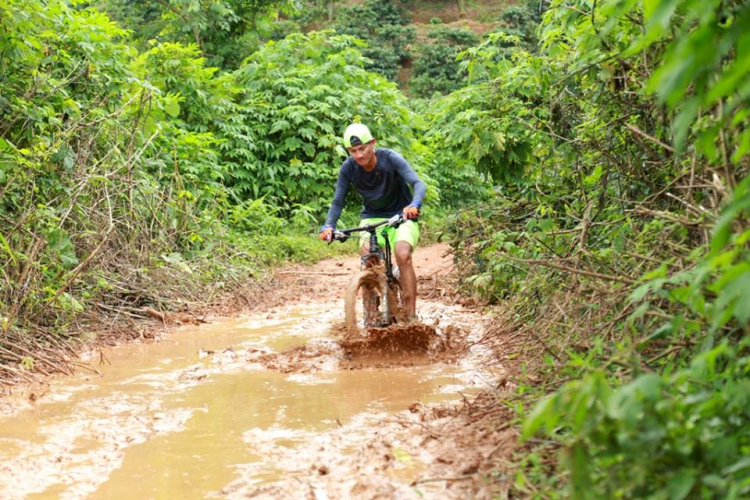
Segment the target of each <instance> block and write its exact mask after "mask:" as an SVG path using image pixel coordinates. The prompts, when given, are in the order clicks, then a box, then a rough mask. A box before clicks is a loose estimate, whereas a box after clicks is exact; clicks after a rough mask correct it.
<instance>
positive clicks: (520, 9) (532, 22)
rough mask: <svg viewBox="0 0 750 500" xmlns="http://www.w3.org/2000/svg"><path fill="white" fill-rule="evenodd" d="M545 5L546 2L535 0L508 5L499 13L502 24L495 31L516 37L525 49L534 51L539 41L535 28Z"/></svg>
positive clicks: (536, 28) (537, 27) (537, 26)
mask: <svg viewBox="0 0 750 500" xmlns="http://www.w3.org/2000/svg"><path fill="white" fill-rule="evenodd" d="M546 7H547V4H546V3H544V2H537V1H536V0H526V1H524V2H520V3H519V4H518V5H510V6H508V7H506V8H505V10H503V12H502V14H500V21H501V22H502V25H501V26H500V27H499V28H497V31H501V32H503V33H505V34H507V35H511V36H514V37H516V38H518V40H520V42H521V46H522V47H523V48H524V49H525V50H527V51H529V52H534V51H535V50H536V48H537V45H538V43H539V40H538V39H537V30H538V29H539V23H540V22H541V20H542V14H543V12H544V10H546Z"/></svg>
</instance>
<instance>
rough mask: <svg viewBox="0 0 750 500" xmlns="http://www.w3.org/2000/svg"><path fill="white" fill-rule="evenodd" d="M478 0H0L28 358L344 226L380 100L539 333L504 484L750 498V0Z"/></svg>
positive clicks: (19, 330)
mask: <svg viewBox="0 0 750 500" xmlns="http://www.w3.org/2000/svg"><path fill="white" fill-rule="evenodd" d="M464 3H465V5H464V9H465V10H466V13H469V12H474V14H476V15H477V16H479V17H481V19H480V18H479V17H477V18H474V19H473V21H474V23H475V24H474V27H475V28H476V26H477V24H476V23H480V24H481V28H482V29H467V28H471V27H472V23H471V22H469V23H467V24H465V25H463V26H462V25H461V24H460V23H459V22H458V21H457V22H456V23H453V22H452V21H454V20H453V19H438V18H437V16H435V17H434V18H433V17H430V18H429V19H424V12H425V9H422V10H420V9H419V6H420V5H425V3H424V2H409V1H403V2H390V1H388V2H375V1H370V0H368V1H366V2H363V3H356V4H352V5H349V4H348V3H347V4H344V3H339V2H335V1H331V0H327V1H325V2H313V1H309V2H304V3H298V2H292V1H286V0H280V1H255V0H252V1H251V0H213V1H211V2H199V1H198V0H167V1H165V2H159V3H151V2H147V3H138V2H135V3H134V2H129V1H126V0H98V1H90V2H86V1H83V0H70V1H66V0H23V1H22V0H0V68H1V71H0V117H1V120H0V193H1V196H2V198H1V201H2V203H1V204H0V261H2V269H3V271H2V274H1V275H0V294H1V295H2V297H3V301H2V304H0V326H1V327H2V330H1V333H0V379H1V380H2V381H3V383H6V382H7V383H10V382H11V381H12V380H19V379H24V378H25V379H29V378H31V377H32V376H34V374H36V373H42V374H43V373H48V372H53V371H58V370H65V369H67V367H68V365H67V364H66V362H65V360H66V359H69V358H68V357H67V355H68V353H70V352H71V349H72V347H71V346H75V345H78V344H79V341H80V340H81V339H80V338H79V337H81V336H84V335H83V334H82V333H81V332H84V331H89V330H88V329H89V328H91V326H92V325H99V327H100V328H101V326H102V325H103V324H108V325H114V324H118V322H123V321H125V320H124V319H123V318H126V317H127V318H131V317H133V316H144V315H146V314H148V313H147V312H145V311H148V310H149V309H155V310H160V311H181V310H185V309H190V308H194V307H202V306H205V305H207V304H208V303H210V302H211V301H212V300H214V299H213V298H215V297H223V296H226V294H228V293H229V292H231V291H232V290H237V289H238V287H240V286H242V285H243V283H246V282H247V280H248V279H249V278H250V277H252V276H254V275H257V274H258V273H259V272H262V270H263V269H264V268H266V267H267V266H269V265H272V264H274V263H277V262H280V261H283V260H286V259H314V258H317V257H320V256H322V255H323V254H324V253H325V252H327V251H330V250H328V249H325V248H323V245H320V244H319V243H318V242H316V241H315V239H314V236H313V235H314V233H315V231H316V228H317V227H318V226H319V224H320V223H321V221H322V219H323V216H324V213H325V210H326V208H327V203H328V201H329V199H330V196H331V194H332V191H333V187H334V186H333V185H334V179H335V176H336V173H337V169H338V166H339V164H340V161H341V160H342V159H343V158H344V155H345V151H344V149H343V147H342V145H341V143H340V140H339V136H340V135H341V132H342V130H343V129H344V128H345V126H346V125H347V124H348V123H350V122H351V121H354V120H359V119H361V120H362V121H364V122H366V123H368V124H369V125H370V126H371V128H372V130H373V133H374V135H375V136H376V137H377V138H378V139H379V142H378V144H379V145H382V146H386V147H393V148H395V149H397V150H399V151H400V152H401V153H402V154H403V155H404V156H406V157H407V159H408V160H409V161H410V162H411V163H412V164H413V165H414V166H415V167H416V168H417V170H418V172H419V173H420V175H421V176H422V177H423V179H424V180H425V181H427V183H428V185H429V191H428V200H429V201H428V204H427V206H426V207H425V216H424V218H423V221H424V224H425V226H426V228H427V229H428V231H427V232H428V233H432V234H435V233H437V232H442V233H443V234H442V237H443V238H448V239H450V240H451V242H452V246H453V247H454V249H455V256H456V262H457V265H458V268H459V269H460V270H461V273H462V276H461V280H462V284H463V286H464V290H465V292H466V293H468V294H472V295H474V296H475V297H476V298H477V300H480V301H483V302H484V303H486V304H487V305H496V306H497V307H496V309H494V310H496V311H501V312H502V318H503V321H502V322H501V324H500V326H498V331H497V332H490V333H491V334H492V335H493V336H494V337H495V339H496V341H497V342H499V343H503V342H509V343H512V344H514V345H521V346H522V347H521V348H519V352H516V353H514V354H513V356H514V357H516V359H517V360H518V363H517V372H516V373H514V374H512V375H513V379H512V382H513V383H512V384H510V385H509V387H512V388H513V389H512V390H511V391H510V392H505V393H498V394H496V398H497V404H501V405H507V406H508V407H509V408H511V409H512V410H513V411H514V412H515V415H516V416H517V417H516V421H515V424H516V425H517V426H518V429H519V433H520V435H521V438H522V442H521V443H520V444H519V447H518V448H517V452H516V455H515V459H514V461H513V462H512V463H507V462H504V463H498V464H497V474H496V475H495V476H492V477H490V478H488V479H489V480H492V481H494V482H496V483H497V485H498V491H499V492H500V493H499V495H505V496H512V497H519V496H521V497H537V498H560V497H574V498H669V499H683V498H745V497H747V496H748V495H750V460H748V458H747V456H748V453H749V452H750V431H748V429H750V425H749V424H750V398H748V394H750V378H749V376H748V375H749V374H748V372H749V371H750V351H749V350H748V338H750V337H749V336H748V334H750V224H748V220H749V219H750V218H749V217H748V214H749V213H750V180H749V179H750V178H748V175H747V174H748V169H749V168H750V160H749V158H750V156H749V155H748V152H750V102H749V101H750V79H748V78H747V74H748V68H749V67H750V6H748V5H747V3H746V2H744V1H743V0H710V1H705V0H701V1H698V0H652V1H641V0H598V1H597V0H593V1H591V0H551V1H547V0H544V1H542V2H539V1H536V0H534V1H530V2H528V3H527V2H520V3H518V4H514V5H508V6H506V5H504V4H502V3H491V2H476V3H472V2H456V4H457V5H458V6H459V7H458V8H460V5H461V4H464ZM472 9H474V10H472ZM466 13H465V16H467V14H466ZM410 16H412V17H410ZM420 16H421V17H420ZM467 17H468V16H467ZM413 18H416V19H418V20H420V21H421V24H420V25H419V26H417V25H414V24H412V23H411V21H412V19H413ZM459 21H460V16H459ZM355 216H356V210H349V211H348V213H347V217H350V218H351V219H345V220H344V221H343V223H346V222H352V221H353V220H354V219H353V218H354V217H355ZM519 339H520V340H521V342H517V341H518V340H519ZM511 341H513V342H511ZM506 382H507V381H506ZM499 424H500V423H499Z"/></svg>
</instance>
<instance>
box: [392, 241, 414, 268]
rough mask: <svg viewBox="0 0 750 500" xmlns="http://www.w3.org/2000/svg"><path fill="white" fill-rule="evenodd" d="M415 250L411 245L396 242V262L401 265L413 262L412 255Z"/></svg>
mask: <svg viewBox="0 0 750 500" xmlns="http://www.w3.org/2000/svg"><path fill="white" fill-rule="evenodd" d="M412 253H413V250H412V248H411V245H409V244H408V243H404V242H402V241H399V242H398V243H396V263H397V264H398V266H399V267H401V266H404V265H409V264H410V263H411V255H412Z"/></svg>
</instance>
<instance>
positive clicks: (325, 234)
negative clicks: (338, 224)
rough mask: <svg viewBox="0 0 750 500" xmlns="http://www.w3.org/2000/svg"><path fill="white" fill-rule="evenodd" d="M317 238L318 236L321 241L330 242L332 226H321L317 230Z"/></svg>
mask: <svg viewBox="0 0 750 500" xmlns="http://www.w3.org/2000/svg"><path fill="white" fill-rule="evenodd" d="M318 238H320V240H321V241H325V242H326V243H330V242H331V241H333V228H332V227H331V226H323V227H321V228H320V231H319V232H318Z"/></svg>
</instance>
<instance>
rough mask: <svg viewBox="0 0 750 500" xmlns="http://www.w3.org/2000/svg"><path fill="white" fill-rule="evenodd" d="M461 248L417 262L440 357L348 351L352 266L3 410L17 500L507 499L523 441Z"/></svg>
mask: <svg viewBox="0 0 750 500" xmlns="http://www.w3.org/2000/svg"><path fill="white" fill-rule="evenodd" d="M446 250H447V248H446V247H445V246H443V245H433V246H429V247H426V248H421V249H419V251H418V252H417V253H416V255H415V267H416V270H417V274H418V275H419V277H420V285H419V301H418V314H419V317H420V321H421V323H420V324H419V325H416V326H415V327H418V328H424V329H426V330H429V331H430V332H432V334H433V335H434V340H435V342H433V343H432V345H431V347H430V350H429V351H428V352H423V353H408V354H405V355H393V354H392V353H391V354H389V355H387V356H383V355H379V354H376V353H355V354H354V355H353V354H352V353H351V352H349V351H347V349H345V348H342V344H341V342H340V339H339V338H338V337H337V333H336V332H337V325H338V324H339V323H340V322H341V321H342V319H343V318H342V315H343V308H342V306H343V291H344V290H345V287H346V283H347V281H348V279H349V277H350V275H351V274H352V273H353V272H354V271H355V270H356V269H357V268H358V259H357V258H356V257H352V258H346V259H336V260H327V261H322V262H319V263H317V264H315V265H314V266H307V267H305V266H292V267H288V268H284V269H281V270H279V271H278V272H277V273H276V275H275V278H274V279H273V280H271V281H270V282H269V283H268V284H267V285H266V286H265V291H264V293H262V294H259V295H258V296H257V297H252V298H249V301H250V303H251V304H252V308H251V310H250V311H249V312H248V313H247V314H243V315H239V316H237V317H233V318H221V319H218V318H217V320H216V321H214V322H213V323H212V324H210V325H203V326H201V327H199V328H196V327H189V328H184V329H181V330H180V331H177V332H172V333H170V334H168V335H167V336H166V337H165V338H164V339H163V341H162V342H156V343H153V342H151V343H144V344H129V345H126V346H122V347H118V348H115V349H112V350H110V351H108V352H107V353H106V356H107V358H108V360H109V362H110V364H108V365H98V366H99V369H100V370H101V372H102V375H101V376H94V375H91V374H82V375H80V376H76V377H66V378H64V379H60V380H56V381H52V382H51V383H50V385H49V387H48V388H46V389H45V390H44V392H43V394H41V395H40V393H39V391H38V390H36V392H35V393H34V397H33V398H29V397H28V396H29V393H28V392H27V393H26V394H25V396H26V397H25V398H19V397H16V398H15V399H8V400H6V401H4V402H2V403H1V406H0V407H1V408H2V410H0V411H2V412H3V413H5V415H4V416H0V497H2V498H31V497H33V498H133V497H134V496H133V495H135V496H136V497H138V498H172V497H179V498H268V499H288V498H311V499H316V500H317V499H322V498H331V499H346V498H372V499H375V498H383V499H386V498H398V499H402V498H403V499H410V498H415V499H416V498H441V499H444V498H447V499H459V498H491V497H492V491H493V489H495V488H496V486H493V484H495V482H494V481H491V480H488V476H487V474H488V473H489V472H490V471H491V470H493V469H494V467H495V466H494V465H493V462H495V461H496V460H498V459H499V458H501V457H503V456H504V455H506V454H507V453H508V450H510V449H511V448H512V447H513V444H514V442H515V434H514V433H513V432H514V431H512V430H511V429H510V426H509V425H507V421H505V420H503V410H502V408H499V406H498V405H496V404H494V401H493V400H492V399H491V398H489V397H488V396H481V395H480V393H481V392H482V390H483V389H485V388H487V387H489V386H490V385H492V384H494V383H495V382H496V381H497V380H499V379H502V376H503V372H504V366H503V364H502V361H501V360H499V358H498V355H497V352H493V351H492V350H491V349H488V348H487V347H486V346H485V344H484V343H483V342H482V339H483V336H484V335H485V331H486V326H487V323H488V321H489V320H488V316H487V315H486V314H482V311H480V310H478V309H476V308H473V307H470V306H469V307H467V306H465V305H462V304H461V303H459V302H465V301H463V300H459V299H458V298H457V297H456V296H455V295H454V292H453V290H452V287H451V279H450V273H451V270H452V264H451V258H450V256H449V255H447V252H446ZM93 354H94V353H92V356H93ZM93 359H95V358H92V360H93ZM477 395H480V396H479V397H477ZM32 400H33V401H32Z"/></svg>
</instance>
